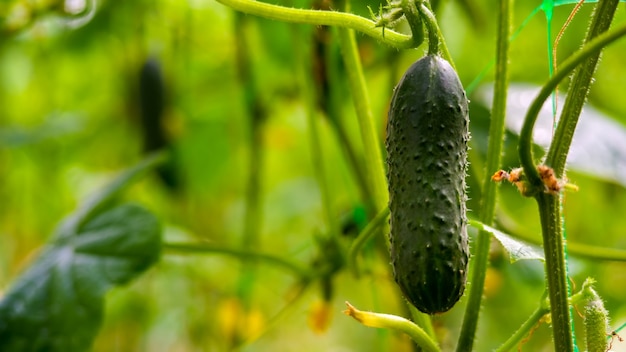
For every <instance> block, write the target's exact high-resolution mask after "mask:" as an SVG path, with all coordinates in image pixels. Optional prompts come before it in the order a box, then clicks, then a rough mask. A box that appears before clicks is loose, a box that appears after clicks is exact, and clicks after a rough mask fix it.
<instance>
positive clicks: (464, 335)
mask: <svg viewBox="0 0 626 352" xmlns="http://www.w3.org/2000/svg"><path fill="white" fill-rule="evenodd" d="M511 2H512V1H511V0H504V1H501V2H500V7H499V11H498V37H497V38H498V39H497V49H496V81H495V88H494V92H495V94H494V97H493V108H492V116H493V117H492V119H491V125H490V126H489V146H488V149H487V150H488V153H487V165H486V169H487V173H486V177H485V178H484V181H483V189H482V195H481V198H480V199H481V201H480V205H481V207H480V220H481V222H483V223H484V224H487V225H492V224H493V218H494V215H495V209H496V198H497V187H496V184H495V183H494V182H492V181H491V177H490V174H491V171H493V170H497V169H498V168H499V167H500V164H501V159H502V146H503V144H504V120H505V117H506V97H507V91H508V58H509V43H510V41H509V32H510V26H511V24H510V23H511V13H512V5H511ZM490 244H491V235H490V234H489V233H487V232H486V231H482V230H481V231H479V232H478V238H477V240H476V244H475V246H474V258H473V271H472V276H471V279H470V291H469V295H468V303H467V308H466V310H465V315H464V317H463V325H462V327H461V333H460V335H459V342H458V344H457V351H471V350H472V347H473V345H474V336H475V335H476V328H477V326H478V317H479V315H480V305H481V301H482V296H483V290H484V283H485V278H486V274H487V265H488V262H489V247H490Z"/></svg>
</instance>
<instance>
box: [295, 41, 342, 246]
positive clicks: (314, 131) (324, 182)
mask: <svg viewBox="0 0 626 352" xmlns="http://www.w3.org/2000/svg"><path fill="white" fill-rule="evenodd" d="M304 43H311V41H310V40H302V36H300V38H295V37H294V43H293V45H294V49H295V50H294V51H295V52H296V58H297V60H296V61H297V62H298V70H297V72H298V77H299V78H300V79H299V81H300V89H301V90H302V95H303V96H304V101H305V107H306V111H307V121H308V128H309V133H310V135H309V138H310V140H309V142H310V145H311V158H312V161H313V172H314V173H315V178H316V180H317V184H318V186H319V188H320V195H321V200H322V208H323V211H324V216H325V217H326V226H327V227H328V229H327V233H328V234H329V237H331V236H337V235H338V231H337V230H338V226H337V224H336V221H335V211H334V209H333V206H332V197H331V195H330V189H329V185H328V179H327V177H326V171H325V170H326V167H325V165H324V157H323V156H324V152H323V150H322V143H321V140H320V138H321V137H320V128H319V121H318V115H317V114H316V111H317V109H316V103H315V102H316V97H315V92H314V90H313V89H312V88H311V87H314V83H313V82H312V79H311V75H312V72H313V69H312V67H311V66H312V65H311V59H310V58H311V55H310V51H309V50H310V48H306V47H305V45H304Z"/></svg>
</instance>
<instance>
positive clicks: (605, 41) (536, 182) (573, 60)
mask: <svg viewBox="0 0 626 352" xmlns="http://www.w3.org/2000/svg"><path fill="white" fill-rule="evenodd" d="M624 35H626V24H621V25H620V26H619V27H617V28H616V29H613V30H611V31H608V32H606V33H602V34H600V35H598V36H597V37H595V38H594V39H592V40H590V41H589V42H587V43H586V44H585V45H584V46H583V47H582V49H580V50H579V51H577V52H576V53H574V55H572V56H570V57H569V58H568V59H567V60H565V61H564V62H563V64H561V66H560V67H559V69H558V70H557V72H556V73H555V74H554V76H552V78H550V79H549V80H548V82H546V84H544V85H543V87H541V90H540V91H539V93H538V94H537V97H535V100H533V102H532V104H531V105H530V107H529V108H528V112H527V113H526V117H525V118H524V125H523V126H522V131H521V132H520V142H519V146H518V151H519V158H520V162H521V164H522V167H523V168H524V175H525V176H526V178H527V179H528V182H529V183H530V185H531V186H532V187H536V188H538V189H540V190H543V184H542V181H541V178H540V177H539V173H538V172H537V168H536V166H535V162H534V158H533V152H532V132H533V128H534V127H535V122H536V121H537V116H538V115H539V111H540V110H541V107H542V106H543V104H544V102H545V101H546V99H547V98H548V97H549V96H550V95H551V94H552V91H553V90H554V89H555V88H556V86H558V84H559V83H560V82H561V81H562V80H563V79H564V78H565V77H567V76H568V75H570V74H571V73H572V71H574V69H576V67H578V65H579V64H580V63H581V62H583V61H584V60H585V59H587V58H589V57H591V56H593V55H595V54H596V53H598V52H599V51H600V50H602V48H604V47H605V46H607V45H609V44H611V43H613V42H614V41H616V40H618V39H620V38H622V37H623V36H624ZM561 125H562V124H560V125H559V129H560V128H562V127H560V126H561ZM557 132H558V129H557ZM555 148H556V147H555Z"/></svg>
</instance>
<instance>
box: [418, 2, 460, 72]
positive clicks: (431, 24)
mask: <svg viewBox="0 0 626 352" xmlns="http://www.w3.org/2000/svg"><path fill="white" fill-rule="evenodd" d="M419 11H420V12H421V13H422V15H423V17H424V19H425V20H426V26H427V27H428V54H430V55H435V54H438V53H439V48H441V54H442V56H443V58H444V59H446V60H447V61H448V62H449V63H450V66H452V68H454V69H455V70H456V66H454V60H452V56H451V55H450V52H449V51H448V46H447V45H446V41H445V39H444V38H443V34H441V30H440V29H439V25H438V24H437V19H436V18H435V15H434V14H433V12H432V11H430V8H429V7H428V6H427V5H425V4H424V3H422V4H420V8H419Z"/></svg>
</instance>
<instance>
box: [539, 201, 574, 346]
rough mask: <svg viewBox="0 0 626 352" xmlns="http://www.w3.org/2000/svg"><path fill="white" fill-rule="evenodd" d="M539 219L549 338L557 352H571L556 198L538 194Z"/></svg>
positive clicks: (564, 266) (563, 251)
mask: <svg viewBox="0 0 626 352" xmlns="http://www.w3.org/2000/svg"><path fill="white" fill-rule="evenodd" d="M536 200H537V205H538V206H539V216H540V218H541V229H542V231H541V232H542V235H543V250H544V252H545V258H546V264H545V268H546V279H547V283H548V292H549V297H550V311H551V313H552V331H553V332H552V336H553V341H554V348H555V350H556V351H564V352H569V351H573V350H574V342H573V339H572V327H571V321H570V311H569V305H568V300H567V299H568V286H567V266H566V264H565V250H564V247H563V235H562V230H563V228H562V225H563V224H562V221H561V212H560V209H561V205H560V200H559V196H558V195H552V194H547V193H543V192H540V193H538V194H537V196H536Z"/></svg>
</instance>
